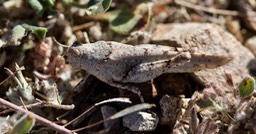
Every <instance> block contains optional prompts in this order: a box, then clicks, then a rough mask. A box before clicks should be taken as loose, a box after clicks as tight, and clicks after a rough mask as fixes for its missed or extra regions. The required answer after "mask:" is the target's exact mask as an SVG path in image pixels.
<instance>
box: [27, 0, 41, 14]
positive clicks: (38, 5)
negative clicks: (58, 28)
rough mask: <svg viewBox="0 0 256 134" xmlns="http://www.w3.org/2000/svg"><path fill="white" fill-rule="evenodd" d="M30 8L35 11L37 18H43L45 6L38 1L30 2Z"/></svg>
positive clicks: (29, 0)
mask: <svg viewBox="0 0 256 134" xmlns="http://www.w3.org/2000/svg"><path fill="white" fill-rule="evenodd" d="M28 3H29V4H30V6H31V7H32V8H33V9H34V10H35V12H36V15H37V16H41V15H42V13H43V11H44V8H43V5H42V4H41V3H40V1H38V0H28Z"/></svg>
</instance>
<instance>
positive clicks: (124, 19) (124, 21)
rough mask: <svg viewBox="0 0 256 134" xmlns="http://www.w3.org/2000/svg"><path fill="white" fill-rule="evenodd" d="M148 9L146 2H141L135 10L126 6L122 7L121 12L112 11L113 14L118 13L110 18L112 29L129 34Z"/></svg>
mask: <svg viewBox="0 0 256 134" xmlns="http://www.w3.org/2000/svg"><path fill="white" fill-rule="evenodd" d="M147 9H148V7H147V5H146V4H140V5H138V6H137V7H136V9H135V10H134V11H133V12H131V10H129V9H126V8H122V10H121V11H119V12H116V11H115V12H112V13H113V14H116V13H118V14H117V15H116V16H115V17H114V18H113V16H114V15H112V17H110V18H109V19H108V20H109V22H110V29H111V30H113V31H114V32H117V33H119V34H123V35H127V34H129V32H130V31H131V30H132V29H133V28H134V27H135V26H136V24H137V23H138V22H139V21H140V20H141V19H142V18H143V16H144V14H145V13H147ZM109 16H111V15H109Z"/></svg>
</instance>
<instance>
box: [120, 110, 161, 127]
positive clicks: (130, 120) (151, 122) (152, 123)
mask: <svg viewBox="0 0 256 134" xmlns="http://www.w3.org/2000/svg"><path fill="white" fill-rule="evenodd" d="M158 120H159V119H158V117H157V116H156V114H155V113H148V112H142V111H140V112H135V113H132V114H129V115H126V116H124V117H123V125H124V126H125V127H128V128H129V129H130V130H132V131H153V130H155V128H156V126H157V124H158Z"/></svg>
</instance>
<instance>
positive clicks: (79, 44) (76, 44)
mask: <svg viewBox="0 0 256 134" xmlns="http://www.w3.org/2000/svg"><path fill="white" fill-rule="evenodd" d="M81 45H82V44H81V43H79V42H78V41H75V42H74V43H73V44H72V46H71V47H76V46H81Z"/></svg>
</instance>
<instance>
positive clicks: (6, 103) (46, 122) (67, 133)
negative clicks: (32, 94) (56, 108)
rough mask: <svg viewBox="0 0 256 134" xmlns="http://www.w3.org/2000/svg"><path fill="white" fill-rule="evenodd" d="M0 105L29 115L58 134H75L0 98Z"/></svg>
mask: <svg viewBox="0 0 256 134" xmlns="http://www.w3.org/2000/svg"><path fill="white" fill-rule="evenodd" d="M0 103H1V104H3V105H4V106H6V107H9V108H11V109H14V110H16V111H18V112H21V113H24V114H28V115H30V116H31V117H32V118H35V119H36V121H38V122H39V123H41V124H43V125H45V126H48V127H50V128H52V129H54V130H55V131H58V132H59V133H62V134H75V132H73V131H71V130H69V129H67V128H65V127H63V126H60V125H58V124H55V123H53V122H51V121H49V120H47V119H45V118H43V117H41V116H39V115H36V114H34V113H32V112H30V111H26V110H25V109H23V108H21V107H19V106H17V105H15V104H13V103H11V102H8V101H6V100H4V99H2V98H0Z"/></svg>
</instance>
